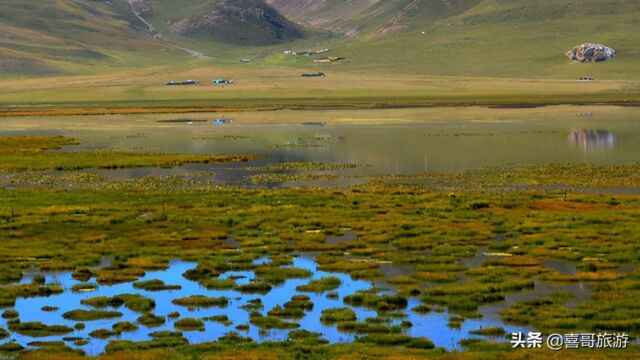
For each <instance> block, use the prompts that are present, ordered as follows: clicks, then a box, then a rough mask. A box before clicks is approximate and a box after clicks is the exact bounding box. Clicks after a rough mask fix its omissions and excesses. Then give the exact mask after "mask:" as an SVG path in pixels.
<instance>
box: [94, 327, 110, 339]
mask: <svg viewBox="0 0 640 360" xmlns="http://www.w3.org/2000/svg"><path fill="white" fill-rule="evenodd" d="M89 336H91V337H92V338H95V339H108V338H110V337H114V336H116V333H115V332H113V331H111V330H109V329H98V330H94V331H92V332H90V333H89Z"/></svg>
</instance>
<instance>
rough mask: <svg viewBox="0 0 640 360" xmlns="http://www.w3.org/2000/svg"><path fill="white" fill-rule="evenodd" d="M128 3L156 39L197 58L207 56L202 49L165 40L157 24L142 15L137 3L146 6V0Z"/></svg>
mask: <svg viewBox="0 0 640 360" xmlns="http://www.w3.org/2000/svg"><path fill="white" fill-rule="evenodd" d="M127 3H128V4H129V7H131V12H132V13H133V15H134V16H135V17H136V18H137V19H138V20H140V21H141V22H142V23H143V24H144V25H145V26H146V27H147V31H148V32H149V34H151V36H153V39H154V40H163V41H165V42H168V43H170V44H172V45H174V46H175V47H176V48H178V49H180V50H182V51H184V52H186V53H188V54H189V55H191V56H194V57H197V58H206V57H207V56H205V55H204V54H203V53H202V52H200V51H197V50H193V49H189V48H186V47H183V46H180V45H178V44H175V43H173V42H170V41H167V40H165V39H164V38H163V36H162V34H160V33H159V32H158V31H157V30H156V28H155V26H153V24H151V23H150V22H149V21H147V19H145V18H144V17H143V16H142V13H141V12H140V11H138V10H137V8H136V4H140V5H142V6H144V0H127Z"/></svg>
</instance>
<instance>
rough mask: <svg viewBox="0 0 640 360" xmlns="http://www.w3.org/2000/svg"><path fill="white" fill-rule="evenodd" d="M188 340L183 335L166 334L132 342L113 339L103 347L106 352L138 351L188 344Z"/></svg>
mask: <svg viewBox="0 0 640 360" xmlns="http://www.w3.org/2000/svg"><path fill="white" fill-rule="evenodd" d="M188 344H189V341H188V340H187V339H185V338H183V337H178V336H168V337H162V338H159V339H153V340H150V341H140V342H133V341H127V340H114V341H111V342H109V344H107V347H106V349H105V351H106V353H107V354H111V353H116V352H123V351H129V352H138V351H146V350H152V349H172V348H176V347H179V346H184V345H188Z"/></svg>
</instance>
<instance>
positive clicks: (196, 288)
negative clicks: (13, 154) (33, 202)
mask: <svg viewBox="0 0 640 360" xmlns="http://www.w3.org/2000/svg"><path fill="white" fill-rule="evenodd" d="M268 262H269V259H268V258H264V259H259V260H257V261H256V265H258V264H264V263H268ZM196 265H197V264H196V263H191V262H184V261H179V260H175V261H172V262H171V263H170V265H169V268H168V269H166V270H162V271H149V272H147V273H146V274H145V276H144V277H142V278H140V279H139V280H140V281H144V280H151V279H161V280H163V281H164V282H165V283H166V284H170V285H180V286H181V287H182V288H181V289H180V290H170V291H146V290H141V289H136V288H134V287H133V285H132V283H124V284H117V285H112V286H107V285H100V286H98V288H97V289H96V290H95V291H93V292H88V293H74V292H72V291H71V290H70V289H71V287H72V286H73V285H75V284H78V283H81V282H80V281H78V280H76V279H74V278H73V277H72V276H71V273H69V272H64V273H52V274H45V276H46V281H47V283H59V284H61V285H62V286H63V287H64V289H65V291H64V293H62V294H60V295H54V296H49V297H37V298H19V299H18V300H17V302H16V306H15V307H14V309H15V310H17V311H18V312H19V314H20V320H21V321H22V322H30V321H40V322H43V323H45V324H47V325H67V326H70V327H73V326H74V325H75V324H76V323H78V322H77V321H69V320H66V319H64V318H63V317H62V314H63V313H65V312H67V311H70V310H75V309H86V310H91V309H94V308H92V307H89V306H85V305H82V304H81V300H83V299H87V298H92V297H96V296H108V297H112V296H115V295H120V294H140V295H143V296H146V297H149V298H151V299H154V300H155V303H156V306H155V309H154V311H153V313H154V314H155V315H157V316H162V317H166V316H167V315H168V314H169V313H171V312H174V311H177V312H179V313H180V315H181V316H180V318H185V317H195V318H205V317H211V316H215V315H227V316H228V318H229V320H230V321H231V324H228V325H223V324H221V323H218V322H214V321H205V326H206V329H205V331H185V332H183V336H184V337H185V338H186V339H187V340H188V341H189V342H190V343H191V344H197V343H203V342H210V341H215V340H216V339H218V338H220V337H221V336H223V335H225V334H227V333H228V332H231V331H236V332H238V333H239V334H240V335H243V336H248V337H251V338H252V339H253V340H255V341H258V342H262V341H285V340H286V339H287V336H288V333H289V330H266V331H261V330H260V329H259V328H257V327H256V326H254V325H250V327H249V330H247V331H237V330H235V329H234V328H235V326H237V325H241V324H248V323H249V311H247V310H245V309H242V306H243V305H246V304H247V303H248V302H249V300H251V299H256V298H260V299H261V300H262V303H263V305H264V308H263V309H262V310H261V311H260V312H261V313H262V314H263V315H266V314H267V312H269V310H271V309H272V308H273V307H274V306H276V305H281V306H282V305H283V304H284V303H285V302H287V301H288V300H290V299H291V297H292V296H294V295H297V294H304V295H308V296H309V297H310V300H311V302H313V304H314V306H313V309H312V310H311V311H308V312H306V314H305V316H304V317H303V318H302V319H300V320H298V323H299V324H300V329H306V330H309V331H313V332H318V333H321V334H322V338H323V339H326V340H328V341H329V342H331V343H340V342H351V341H354V339H355V337H356V336H357V335H352V334H347V333H342V332H340V331H339V330H338V329H337V326H336V325H332V326H327V325H324V324H323V323H322V322H320V315H321V313H322V310H325V309H329V308H334V307H349V308H351V309H353V310H354V311H355V313H356V315H357V320H358V321H364V320H365V319H366V318H375V317H376V316H377V313H376V311H374V310H371V309H367V308H365V307H356V306H349V305H345V304H344V303H343V301H342V300H343V299H344V297H345V296H348V295H351V294H354V293H356V292H357V291H361V290H368V289H371V288H372V286H373V284H372V283H370V282H367V281H362V280H353V279H351V277H350V276H349V275H346V274H340V273H328V272H323V271H319V270H318V269H317V264H316V263H315V261H314V259H313V258H312V257H304V256H299V257H296V258H294V261H293V265H292V266H293V267H297V268H303V269H307V270H309V271H311V272H312V273H313V275H312V276H311V277H310V278H307V279H288V280H286V281H285V282H284V283H283V284H281V285H278V286H274V287H273V288H272V290H271V291H270V292H269V293H267V294H266V295H255V294H243V293H240V292H238V291H236V290H207V289H206V288H204V287H202V286H201V285H199V284H198V283H196V282H194V281H191V280H187V279H186V278H184V277H183V276H182V274H184V272H185V271H187V270H191V269H194V268H195V267H196ZM327 276H336V277H338V278H340V280H341V281H342V284H341V285H340V287H338V288H337V289H336V290H335V292H337V293H338V298H329V297H327V296H326V292H325V293H324V294H315V293H311V292H301V291H297V290H296V287H297V286H300V285H305V284H307V283H308V282H309V281H310V280H312V279H319V278H323V277H327ZM230 277H234V278H237V280H236V282H237V284H238V285H242V284H246V283H249V282H251V281H252V280H253V279H254V278H255V274H254V273H253V272H252V271H229V272H227V273H224V274H222V275H220V278H221V279H224V278H230ZM31 279H32V274H27V275H25V277H24V278H23V279H22V281H21V283H30V282H31ZM377 285H378V286H379V285H380V284H377ZM383 291H384V292H385V293H393V292H394V289H393V288H391V287H389V288H387V290H383ZM192 295H206V296H210V297H221V296H224V297H227V298H229V305H228V306H227V307H213V308H207V309H188V308H186V307H182V306H178V305H175V304H173V303H172V300H173V299H176V298H182V297H186V296H192ZM418 305H420V301H419V300H418V299H416V298H410V299H409V304H408V306H407V308H406V309H405V310H404V311H403V312H404V314H405V315H406V317H404V318H400V319H395V320H393V321H394V323H393V324H396V325H397V324H399V323H400V322H401V321H405V320H407V321H410V322H411V323H412V325H413V326H412V327H410V328H408V329H406V330H405V333H406V334H408V335H410V336H413V337H427V338H429V339H431V340H432V341H433V342H434V343H435V344H436V346H439V347H444V348H446V349H449V350H455V349H460V346H459V344H458V342H459V341H460V340H462V339H465V338H470V337H474V338H478V337H480V338H483V336H480V335H472V334H470V333H469V332H470V331H473V330H478V329H480V328H482V327H487V326H502V327H504V328H505V330H506V331H507V333H510V332H515V331H526V330H527V329H525V328H522V327H516V326H508V325H505V324H503V323H502V322H501V321H500V320H499V319H498V318H496V317H495V316H487V317H485V318H483V319H467V320H465V321H464V322H463V323H462V325H461V327H460V328H459V329H454V328H450V327H449V326H448V322H449V317H450V316H449V314H448V313H447V312H446V311H443V312H435V311H434V312H430V313H428V314H418V313H416V312H414V311H413V310H412V309H413V308H414V307H415V306H418ZM45 306H54V307H57V308H59V309H58V310H57V311H54V312H47V311H43V310H41V309H42V308H43V307H45ZM105 310H113V308H109V307H108V308H105ZM117 311H119V312H121V313H122V317H118V318H115V319H109V320H97V321H87V322H85V324H86V327H85V329H83V330H76V331H75V332H73V333H72V334H66V335H60V336H47V337H40V338H32V337H28V336H22V335H19V334H15V333H12V334H11V336H10V337H9V338H8V339H7V340H4V341H2V342H7V341H11V339H13V340H15V341H17V342H18V343H20V344H21V345H23V346H27V344H28V343H29V342H32V341H36V340H37V341H60V340H62V339H63V338H65V337H69V336H72V337H82V338H87V339H90V342H89V344H87V345H84V346H75V345H74V344H73V343H72V342H67V345H69V346H71V347H74V348H78V349H82V350H84V351H85V352H86V353H87V354H89V355H97V354H100V353H102V352H103V351H104V348H105V346H106V345H107V344H108V342H109V341H110V340H131V341H145V340H151V337H150V336H149V334H150V333H152V332H155V331H160V330H171V331H175V329H174V323H175V321H176V320H178V319H175V320H172V319H169V318H167V321H166V323H165V324H164V325H161V326H158V327H154V328H147V327H144V326H142V325H140V326H139V329H138V330H136V331H134V332H127V333H122V334H121V335H119V336H117V337H114V338H111V339H106V340H105V339H94V338H90V336H89V333H90V332H92V331H94V330H98V329H111V326H112V325H113V324H115V323H117V322H121V321H130V322H132V323H135V322H136V319H137V318H138V317H139V316H140V315H141V314H140V313H136V312H133V311H131V310H129V309H127V308H125V307H124V306H121V307H118V308H117ZM0 326H2V327H3V328H5V329H7V328H8V326H7V320H6V319H0ZM487 339H492V340H495V341H506V339H504V338H497V339H496V338H487Z"/></svg>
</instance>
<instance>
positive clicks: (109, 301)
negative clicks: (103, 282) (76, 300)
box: [80, 296, 124, 308]
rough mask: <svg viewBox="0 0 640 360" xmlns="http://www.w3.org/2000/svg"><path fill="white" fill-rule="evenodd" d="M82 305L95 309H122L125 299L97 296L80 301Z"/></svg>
mask: <svg viewBox="0 0 640 360" xmlns="http://www.w3.org/2000/svg"><path fill="white" fill-rule="evenodd" d="M80 303H81V304H82V305H87V306H91V307H95V308H106V307H115V308H117V307H120V306H122V305H123V304H124V299H121V298H119V297H117V296H113V297H108V296H96V297H91V298H87V299H82V300H80Z"/></svg>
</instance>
